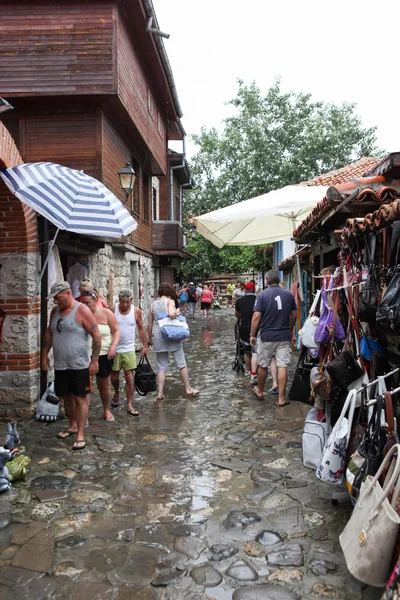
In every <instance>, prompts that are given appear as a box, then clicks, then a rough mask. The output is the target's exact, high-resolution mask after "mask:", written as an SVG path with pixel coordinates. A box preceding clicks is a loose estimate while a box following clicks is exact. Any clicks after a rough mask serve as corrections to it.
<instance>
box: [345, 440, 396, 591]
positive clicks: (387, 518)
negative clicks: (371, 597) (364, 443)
mask: <svg viewBox="0 0 400 600" xmlns="http://www.w3.org/2000/svg"><path fill="white" fill-rule="evenodd" d="M395 454H397V458H396V461H395V462H394V461H393V462H392V465H391V467H390V468H389V471H388V474H387V475H386V479H385V484H384V486H383V489H382V487H381V486H380V484H379V477H380V476H381V474H382V472H383V470H384V468H385V467H386V466H388V465H389V463H390V461H391V459H392V458H393V456H394V455H395ZM399 475H400V446H399V445H398V444H395V445H394V446H392V448H391V449H390V451H389V452H388V454H387V455H386V457H385V458H384V460H383V462H382V464H381V466H380V468H379V471H378V472H377V474H376V475H375V477H372V476H371V475H368V477H367V479H366V481H365V482H364V483H363V485H362V487H361V491H360V495H359V497H358V500H357V503H356V505H355V507H354V510H353V513H352V515H351V517H350V520H349V521H348V523H347V525H346V527H345V528H344V530H343V531H342V533H341V534H340V536H339V540H340V545H341V547H342V550H343V554H344V557H345V559H346V564H347V568H348V569H349V571H350V573H351V574H352V575H354V577H356V578H357V579H359V580H360V581H362V582H363V583H367V584H368V585H373V586H375V587H384V586H385V585H386V583H387V580H388V578H389V575H390V567H391V559H392V554H393V550H394V546H395V542H396V538H397V534H398V529H399V524H400V517H399V515H398V514H397V512H396V510H395V507H396V502H397V499H398V497H399V491H400V477H399ZM393 487H394V488H395V489H394V492H393V497H392V501H391V503H389V500H388V496H389V494H390V493H391V492H392V490H393Z"/></svg>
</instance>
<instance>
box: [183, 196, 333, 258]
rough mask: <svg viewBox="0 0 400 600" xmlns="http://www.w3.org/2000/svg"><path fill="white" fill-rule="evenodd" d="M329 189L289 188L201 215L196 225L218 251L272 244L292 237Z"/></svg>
mask: <svg viewBox="0 0 400 600" xmlns="http://www.w3.org/2000/svg"><path fill="white" fill-rule="evenodd" d="M327 189H328V186H321V185H320V186H307V185H288V186H286V187H284V188H281V189H279V190H274V191H273V192H268V194H263V195H262V196H257V197H256V198H251V199H250V200H244V201H243V202H238V203H237V204H231V205H230V206H226V207H225V208H220V209H219V210H214V211H212V212H209V213H207V214H204V215H200V216H199V217H195V218H194V222H195V225H196V229H197V231H198V232H199V233H201V235H203V236H204V237H205V238H207V239H208V240H210V242H212V243H213V244H214V245H215V246H217V247H218V248H223V247H224V246H256V245H259V244H271V243H272V242H279V241H280V240H283V239H287V238H290V237H291V236H292V233H293V230H294V229H296V227H297V226H298V225H299V224H300V223H301V221H302V220H303V219H305V218H306V217H307V215H308V214H309V213H310V212H311V211H312V209H313V208H314V207H315V205H316V204H317V202H319V201H320V200H322V198H323V197H324V196H325V194H326V190H327Z"/></svg>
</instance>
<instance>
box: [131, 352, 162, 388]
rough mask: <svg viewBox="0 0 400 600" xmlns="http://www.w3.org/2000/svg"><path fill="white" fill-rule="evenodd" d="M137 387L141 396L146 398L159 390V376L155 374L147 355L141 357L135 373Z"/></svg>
mask: <svg viewBox="0 0 400 600" xmlns="http://www.w3.org/2000/svg"><path fill="white" fill-rule="evenodd" d="M135 387H136V391H137V393H138V394H139V396H146V394H148V393H149V392H155V391H156V389H157V376H156V374H155V373H154V371H153V369H152V368H151V365H150V363H149V359H148V358H147V356H146V355H143V356H141V357H140V361H139V364H138V365H137V367H136V371H135Z"/></svg>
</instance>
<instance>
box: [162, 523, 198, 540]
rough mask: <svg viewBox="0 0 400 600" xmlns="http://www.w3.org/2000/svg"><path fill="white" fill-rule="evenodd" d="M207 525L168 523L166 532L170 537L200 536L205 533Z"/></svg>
mask: <svg viewBox="0 0 400 600" xmlns="http://www.w3.org/2000/svg"><path fill="white" fill-rule="evenodd" d="M206 529H207V525H205V524H204V523H168V525H167V531H168V533H170V534H171V535H178V536H180V537H185V536H189V535H194V536H201V535H204V533H205V532H206Z"/></svg>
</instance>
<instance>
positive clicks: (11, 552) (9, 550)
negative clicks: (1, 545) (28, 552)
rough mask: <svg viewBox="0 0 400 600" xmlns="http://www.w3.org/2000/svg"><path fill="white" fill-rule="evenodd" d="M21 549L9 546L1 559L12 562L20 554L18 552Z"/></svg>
mask: <svg viewBox="0 0 400 600" xmlns="http://www.w3.org/2000/svg"><path fill="white" fill-rule="evenodd" d="M19 549H20V546H8V548H5V549H4V550H3V552H2V553H1V554H0V559H1V560H11V559H12V558H13V557H14V556H15V555H16V553H17V552H18V550H19Z"/></svg>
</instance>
